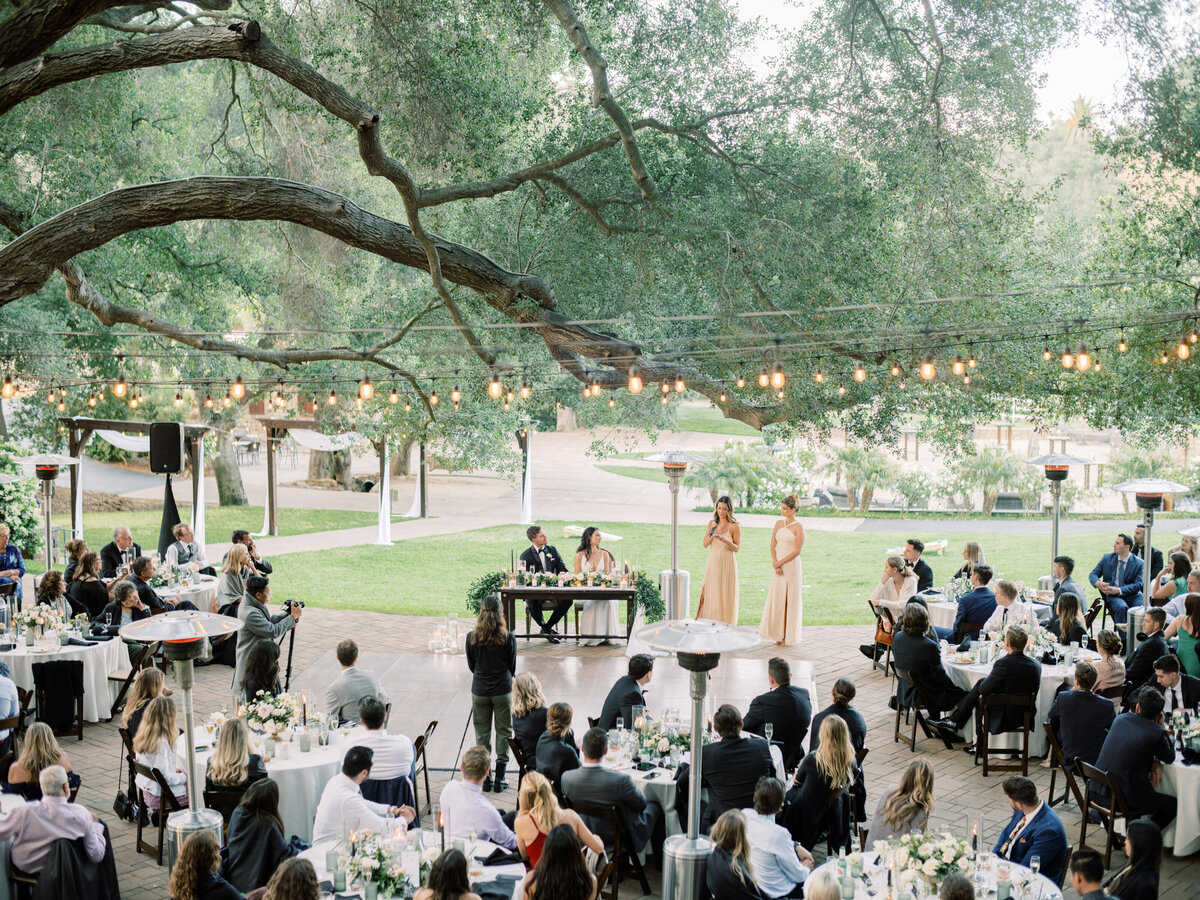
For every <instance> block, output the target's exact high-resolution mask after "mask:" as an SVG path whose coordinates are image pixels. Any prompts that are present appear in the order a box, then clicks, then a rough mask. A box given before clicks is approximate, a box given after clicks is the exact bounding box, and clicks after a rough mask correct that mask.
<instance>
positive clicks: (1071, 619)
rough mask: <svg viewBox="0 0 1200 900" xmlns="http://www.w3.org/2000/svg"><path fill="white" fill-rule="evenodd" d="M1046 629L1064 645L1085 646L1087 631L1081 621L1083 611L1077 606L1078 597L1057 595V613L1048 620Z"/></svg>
mask: <svg viewBox="0 0 1200 900" xmlns="http://www.w3.org/2000/svg"><path fill="white" fill-rule="evenodd" d="M1046 630H1047V631H1048V632H1050V633H1051V634H1052V635H1054V638H1055V640H1057V641H1058V643H1060V644H1062V645H1063V646H1064V647H1066V646H1068V645H1070V644H1078V645H1079V646H1080V647H1086V646H1087V642H1088V633H1087V626H1086V625H1085V624H1084V621H1083V612H1082V610H1080V608H1079V598H1078V597H1076V596H1075V595H1074V594H1063V595H1062V596H1061V597H1059V598H1058V615H1056V616H1055V617H1054V618H1053V619H1052V620H1051V621H1050V624H1049V625H1047V626H1046Z"/></svg>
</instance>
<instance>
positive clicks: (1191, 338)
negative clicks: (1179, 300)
mask: <svg viewBox="0 0 1200 900" xmlns="http://www.w3.org/2000/svg"><path fill="white" fill-rule="evenodd" d="M1187 339H1188V343H1189V344H1194V343H1196V341H1200V334H1197V333H1196V326H1195V325H1192V330H1191V331H1189V332H1188V337H1187Z"/></svg>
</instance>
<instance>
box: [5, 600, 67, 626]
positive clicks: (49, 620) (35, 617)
mask: <svg viewBox="0 0 1200 900" xmlns="http://www.w3.org/2000/svg"><path fill="white" fill-rule="evenodd" d="M13 624H14V625H20V626H22V627H24V628H37V627H39V626H40V627H42V628H44V629H46V630H47V631H49V630H50V629H52V628H58V627H59V626H60V625H62V624H63V620H62V615H61V614H60V613H59V611H58V610H57V609H55V608H54V607H53V606H49V605H48V604H45V603H39V604H38V605H37V606H34V607H29V608H27V609H23V610H21V612H19V613H17V614H16V615H15V616H13Z"/></svg>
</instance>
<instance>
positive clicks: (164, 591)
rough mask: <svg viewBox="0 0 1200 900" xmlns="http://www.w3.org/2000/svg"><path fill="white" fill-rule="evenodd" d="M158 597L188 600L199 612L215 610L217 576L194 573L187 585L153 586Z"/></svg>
mask: <svg viewBox="0 0 1200 900" xmlns="http://www.w3.org/2000/svg"><path fill="white" fill-rule="evenodd" d="M155 591H156V592H157V593H158V595H159V596H160V597H163V598H165V599H167V600H190V601H192V603H194V604H195V605H196V609H198V610H200V611H201V612H216V611H217V578H216V577H215V576H213V575H200V574H198V573H197V574H195V575H193V576H192V584H191V585H189V586H188V587H186V588H185V587H183V586H182V585H176V586H175V587H169V588H155Z"/></svg>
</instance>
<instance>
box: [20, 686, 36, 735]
mask: <svg viewBox="0 0 1200 900" xmlns="http://www.w3.org/2000/svg"><path fill="white" fill-rule="evenodd" d="M17 702H18V703H20V705H21V710H20V712H19V713H18V714H17V715H19V716H20V717H21V729H20V731H21V736H22V737H24V736H25V731H26V730H27V729H28V728H29V720H30V717H31V716H36V715H37V710H36V709H31V708H30V704H31V703H33V690H32V689H30V690H26V689H25V688H23V687H18V688H17Z"/></svg>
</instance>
